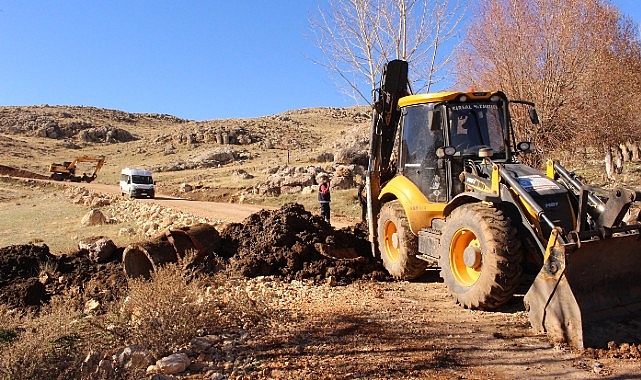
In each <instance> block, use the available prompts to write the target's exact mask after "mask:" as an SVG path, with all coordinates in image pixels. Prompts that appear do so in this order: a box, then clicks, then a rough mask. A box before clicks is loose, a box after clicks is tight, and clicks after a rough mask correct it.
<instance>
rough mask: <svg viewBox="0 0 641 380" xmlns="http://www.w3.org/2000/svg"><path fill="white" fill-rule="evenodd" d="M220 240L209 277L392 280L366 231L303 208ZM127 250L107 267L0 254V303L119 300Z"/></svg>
mask: <svg viewBox="0 0 641 380" xmlns="http://www.w3.org/2000/svg"><path fill="white" fill-rule="evenodd" d="M220 235H221V242H220V244H219V245H218V246H219V248H218V249H216V252H215V254H212V255H210V256H209V257H208V258H207V260H206V263H205V265H204V266H203V268H202V269H203V271H204V272H205V273H211V272H214V271H219V270H221V268H226V269H227V270H228V271H229V272H230V273H232V274H236V275H238V276H243V277H258V276H277V277H280V278H282V279H283V280H286V281H291V280H312V281H314V282H316V283H323V282H327V281H329V282H330V283H331V284H336V285H339V284H347V283H351V282H353V281H356V280H359V279H364V280H369V279H372V280H386V279H389V277H388V275H387V274H386V272H385V271H384V269H383V267H382V266H381V265H380V264H379V263H378V262H377V261H376V260H374V259H373V258H372V256H371V254H370V245H369V242H368V241H367V240H366V239H365V232H364V231H362V230H360V229H358V228H355V227H352V228H345V229H341V230H335V229H334V228H333V227H332V226H330V225H329V224H328V223H326V222H325V221H324V220H323V219H322V218H321V217H320V216H317V215H312V214H311V213H310V212H309V211H306V210H305V209H304V207H303V206H302V205H300V204H294V203H290V204H286V205H284V206H283V207H282V208H281V209H279V210H271V211H267V210H263V211H260V212H258V213H255V214H252V215H250V216H249V217H248V218H247V219H245V220H244V221H243V223H234V224H230V225H228V226H227V227H226V228H225V229H224V230H223V231H222V232H221V233H220ZM123 250H124V249H123V248H119V249H117V251H116V253H115V254H114V255H113V256H112V257H110V258H109V260H108V261H107V262H104V263H96V262H94V261H93V260H91V259H90V258H89V255H88V253H87V252H84V251H78V252H76V253H73V254H69V255H61V256H55V255H52V254H51V253H50V252H49V248H48V247H47V246H46V245H41V246H39V245H16V246H9V247H5V248H1V249H0V302H2V303H4V304H7V305H8V306H9V307H14V308H25V309H36V310H37V309H38V308H39V307H40V306H41V305H43V304H45V303H46V302H48V300H49V299H50V298H51V297H52V296H54V295H60V294H71V295H73V296H74V297H76V298H77V299H78V302H79V303H80V302H82V303H84V302H86V301H89V300H92V299H93V300H96V301H98V302H100V303H101V304H104V303H106V302H110V301H114V300H116V299H117V298H118V297H119V296H120V295H122V294H124V292H125V291H126V290H127V278H126V276H125V272H124V270H123V265H122V254H123ZM345 251H348V252H350V256H347V258H345V257H346V256H341V257H342V258H333V257H328V252H329V253H331V252H345ZM221 258H222V260H220V259H221ZM221 261H222V262H221Z"/></svg>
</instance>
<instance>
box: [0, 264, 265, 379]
mask: <svg viewBox="0 0 641 380" xmlns="http://www.w3.org/2000/svg"><path fill="white" fill-rule="evenodd" d="M187 262H189V259H185V261H182V262H179V263H174V264H169V265H167V266H165V267H163V268H160V269H159V270H157V271H155V272H154V273H153V275H152V277H151V279H150V280H133V281H131V282H130V287H129V291H128V292H127V293H126V294H123V296H122V298H121V299H120V300H119V301H116V302H113V303H111V304H109V305H105V306H106V309H107V310H106V311H105V312H104V313H102V314H100V315H84V314H83V311H82V310H83V308H82V306H83V305H80V304H78V297H71V296H57V297H54V298H53V299H52V301H51V302H50V303H49V304H48V305H47V306H45V307H44V308H43V309H42V310H41V311H40V312H39V313H38V314H34V315H31V314H29V315H25V316H19V315H17V314H16V313H15V312H13V311H11V310H8V309H6V308H2V309H1V310H0V355H1V356H2V358H3V360H2V362H1V364H0V378H3V379H26V378H29V379H51V378H80V377H81V372H80V371H81V367H82V362H83V360H84V359H85V357H86V355H87V353H88V352H89V350H91V351H94V352H96V351H98V352H102V353H104V354H105V355H112V354H114V353H115V352H116V351H117V350H118V349H120V348H122V347H124V346H126V345H131V344H138V345H141V346H143V347H145V348H146V349H148V350H149V352H150V353H152V355H153V356H155V357H156V358H160V357H162V356H163V355H166V354H169V353H172V352H173V350H175V349H179V348H183V347H185V346H188V344H189V342H190V341H191V339H193V338H194V337H196V336H199V335H204V334H207V335H216V334H223V333H225V332H230V331H238V330H240V329H243V330H245V331H246V330H248V329H251V328H253V327H255V326H257V325H259V324H261V323H268V321H269V320H270V319H271V318H272V317H273V316H274V315H276V312H275V311H274V310H271V309H269V308H268V307H267V304H268V303H269V302H270V299H271V298H270V297H275V295H272V296H269V294H266V293H262V294H261V296H260V298H258V297H255V296H252V295H251V294H250V292H249V291H247V290H246V289H245V288H244V287H243V286H230V282H228V279H227V278H226V277H225V275H222V274H221V275H218V276H216V277H210V276H206V275H197V274H195V273H194V272H193V271H192V270H191V269H189V268H188V265H187V264H186V263H187ZM144 370H145V368H131V369H124V368H118V369H117V373H119V374H120V375H119V378H125V379H137V378H141V377H144V376H145V374H144Z"/></svg>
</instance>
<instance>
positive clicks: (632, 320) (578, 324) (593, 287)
mask: <svg viewBox="0 0 641 380" xmlns="http://www.w3.org/2000/svg"><path fill="white" fill-rule="evenodd" d="M544 260H545V261H544V264H543V267H542V269H541V271H540V272H539V274H538V275H537V277H536V279H535V280H534V283H533V284H532V286H531V287H530V289H529V290H528V292H527V294H526V295H525V298H524V302H525V307H526V309H527V310H528V312H529V318H530V323H531V324H532V327H533V328H534V329H536V330H537V331H540V332H545V333H547V335H548V336H549V338H550V339H551V340H552V341H553V342H565V343H567V344H568V345H570V346H572V347H574V348H577V349H582V348H585V347H605V346H606V345H607V343H608V342H609V341H615V342H639V341H641V328H640V326H641V281H640V280H639V279H640V278H641V235H640V234H636V233H635V234H626V235H619V236H614V237H612V238H609V239H604V240H590V241H582V242H581V243H580V244H562V243H561V242H560V239H558V231H553V232H552V235H551V237H550V241H549V242H548V247H547V250H546V255H545V259H544Z"/></svg>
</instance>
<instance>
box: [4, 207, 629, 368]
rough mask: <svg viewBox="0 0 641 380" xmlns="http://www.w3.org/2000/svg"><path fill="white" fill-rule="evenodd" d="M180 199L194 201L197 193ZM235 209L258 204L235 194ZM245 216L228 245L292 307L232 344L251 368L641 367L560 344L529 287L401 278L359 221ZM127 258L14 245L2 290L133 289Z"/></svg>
mask: <svg viewBox="0 0 641 380" xmlns="http://www.w3.org/2000/svg"><path fill="white" fill-rule="evenodd" d="M175 201H176V204H175V207H180V205H181V204H185V205H189V206H188V207H189V211H190V212H193V211H194V209H193V207H195V206H194V204H195V203H194V202H192V201H181V200H175ZM186 207H187V206H186ZM237 208H238V209H237ZM233 210H236V211H233ZM225 212H231V213H232V214H234V213H235V212H238V214H237V216H238V217H239V216H240V215H244V213H246V212H247V210H246V209H245V207H244V206H242V205H234V204H226V205H225ZM244 218H245V217H244V216H242V218H239V219H241V220H242V221H241V220H238V223H232V224H230V225H229V226H227V227H226V228H225V229H223V230H222V231H221V238H222V241H223V244H222V248H221V249H220V250H219V252H218V253H217V255H218V256H220V257H223V258H224V259H225V260H226V263H227V264H226V265H227V266H228V267H229V268H231V269H232V270H233V271H235V272H236V273H238V274H239V275H241V276H242V277H244V278H247V280H246V281H248V284H251V283H252V282H254V283H255V282H256V281H257V282H259V283H261V286H268V287H271V288H272V289H273V290H274V291H276V292H278V293H279V294H280V295H281V297H280V298H279V304H278V305H275V306H277V307H278V308H279V309H282V310H283V313H284V317H283V321H284V322H283V323H282V324H280V325H277V326H275V327H274V328H273V329H271V330H268V331H263V330H259V331H251V332H250V334H248V335H247V336H245V337H244V338H243V339H240V340H239V341H237V342H236V344H235V345H234V347H233V348H232V352H231V353H230V355H232V356H233V357H235V361H234V363H251V366H250V367H251V370H248V372H249V374H250V375H249V376H250V378H327V379H350V378H374V379H391V378H399V379H421V378H433V379H487V378H494V379H513V378H559V379H561V378H563V379H565V378H568V379H589V378H616V379H628V378H641V359H640V358H639V354H638V351H636V352H630V350H629V349H628V350H627V351H626V349H625V348H619V347H616V346H613V347H611V349H609V350H607V349H606V350H600V351H594V350H586V351H584V352H573V351H571V350H569V349H566V348H563V347H555V346H553V345H551V344H550V343H549V342H548V340H547V339H546V337H545V336H543V335H539V334H536V333H535V332H533V330H532V329H531V328H530V327H529V323H528V320H527V315H526V313H525V311H524V309H523V306H522V294H521V295H519V296H517V297H515V298H514V299H513V301H512V302H510V303H509V304H508V305H507V306H506V307H505V308H504V310H503V311H501V312H492V313H489V312H479V311H470V310H463V309H461V308H460V307H458V306H457V305H455V304H454V302H453V301H452V299H451V298H450V297H449V296H448V294H447V290H446V288H445V286H444V285H443V284H442V283H441V282H440V279H439V278H438V274H437V271H435V270H430V271H428V273H426V275H425V276H423V277H422V278H421V279H419V280H418V281H415V282H411V283H410V282H395V281H392V280H390V279H389V278H388V277H387V276H386V275H385V274H384V272H383V271H382V268H381V267H380V266H379V265H378V264H377V263H376V262H373V261H372V260H370V259H369V258H368V256H367V254H366V252H367V247H366V242H365V241H364V240H363V235H362V233H361V232H359V230H358V229H356V228H347V229H344V230H341V231H339V232H336V231H334V230H333V229H332V228H331V227H329V226H327V225H326V224H324V222H323V221H322V220H320V218H318V217H317V216H314V215H312V214H311V213H309V212H307V211H305V210H304V209H301V208H300V206H299V205H295V204H290V205H286V206H285V207H283V208H281V209H280V210H271V211H267V210H266V211H261V212H258V213H254V214H251V215H250V216H249V217H248V218H246V219H244ZM316 243H333V244H334V245H335V246H338V247H340V246H344V245H351V246H356V247H357V248H358V249H357V252H359V253H361V254H362V255H361V256H362V257H356V258H353V259H349V260H332V259H329V258H327V257H325V256H323V255H321V254H320V253H319V251H318V250H317V249H316V248H315V247H314V246H315V244H316ZM119 259H120V257H119V256H118V255H116V256H114V257H113V258H112V260H110V261H109V262H107V263H103V264H94V263H91V262H90V261H89V260H88V259H87V257H86V255H85V254H84V253H82V252H78V253H77V254H75V255H65V256H55V255H52V254H51V253H50V252H48V249H46V247H43V246H34V245H26V246H15V247H7V248H3V249H2V251H0V278H2V282H1V283H0V288H2V292H0V300H1V301H2V302H3V303H7V304H9V305H11V306H13V307H19V308H30V307H37V305H38V304H39V303H41V302H46V300H47V299H48V298H49V297H50V296H51V295H53V294H59V293H60V292H63V291H68V290H69V289H75V290H74V291H78V292H80V294H81V295H82V297H83V298H84V299H89V298H99V297H101V296H105V295H107V296H111V297H113V296H116V295H117V294H119V292H122V291H123V290H124V289H125V288H126V280H125V278H124V275H123V272H122V268H121V265H120V261H119ZM43 262H55V265H53V267H55V268H56V270H57V273H56V276H59V275H61V276H62V278H63V281H48V280H47V279H46V278H45V279H44V280H43V279H41V278H38V275H39V274H41V273H40V272H41V271H40V270H36V268H38V269H42V267H41V266H42V263H43ZM206 270H213V269H211V268H207V269H206ZM264 276H267V277H264ZM56 278H59V277H56ZM42 283H44V284H45V286H41V285H39V284H42ZM248 286H250V285H248ZM105 290H107V291H105ZM521 293H522V292H521ZM635 349H636V348H635ZM220 365H221V367H223V363H221V364H220ZM187 378H194V379H197V378H202V377H201V375H192V376H188V377H187Z"/></svg>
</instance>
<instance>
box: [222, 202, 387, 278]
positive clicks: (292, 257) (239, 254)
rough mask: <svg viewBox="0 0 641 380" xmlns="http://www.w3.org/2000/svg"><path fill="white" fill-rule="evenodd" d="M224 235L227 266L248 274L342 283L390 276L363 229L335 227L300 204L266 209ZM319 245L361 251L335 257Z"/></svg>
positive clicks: (231, 228)
mask: <svg viewBox="0 0 641 380" xmlns="http://www.w3.org/2000/svg"><path fill="white" fill-rule="evenodd" d="M220 235H221V238H222V248H221V249H220V254H221V255H222V256H223V257H224V258H227V259H229V261H228V269H229V270H230V271H232V272H234V273H237V274H239V275H241V276H244V277H258V276H278V277H281V278H283V279H285V280H303V279H312V280H314V281H316V282H320V281H325V280H326V279H328V278H331V279H333V280H336V281H337V283H339V284H341V283H349V282H353V281H355V280H358V279H383V278H387V275H386V274H385V271H384V269H383V267H382V266H380V264H379V263H377V262H376V261H375V260H373V259H372V257H371V253H370V245H369V242H368V241H367V240H366V239H365V233H364V232H363V231H360V230H358V229H354V228H351V229H350V228H347V229H342V230H335V229H334V228H332V226H331V225H329V224H328V223H326V222H325V221H324V220H323V219H322V218H321V217H320V216H317V215H312V214H311V213H310V212H309V211H307V210H305V208H304V207H303V206H302V205H300V204H296V203H288V204H285V205H284V206H283V207H281V208H280V209H278V210H262V211H260V212H257V213H255V214H252V215H250V216H249V217H247V219H245V220H244V221H243V223H233V224H230V225H228V226H227V227H226V228H225V229H223V230H222V231H221V233H220ZM319 245H326V246H329V247H332V248H333V249H343V248H353V250H354V252H355V253H356V255H355V257H354V258H349V259H336V258H330V257H327V256H325V255H323V253H321V252H320V251H319Z"/></svg>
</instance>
